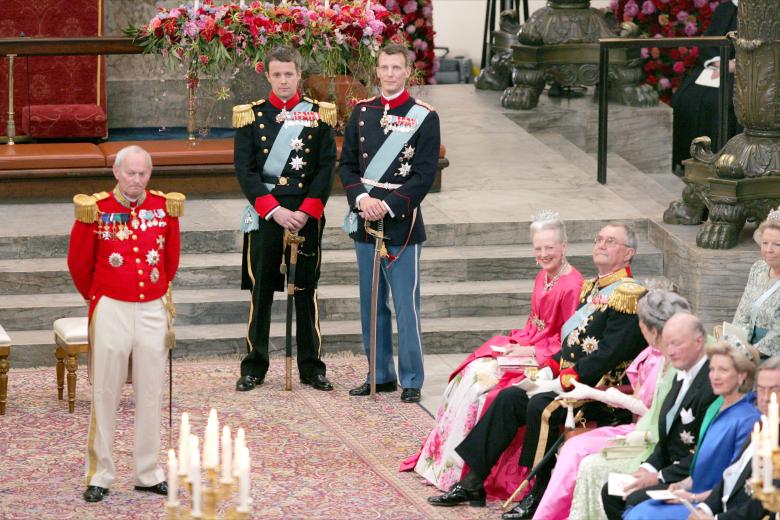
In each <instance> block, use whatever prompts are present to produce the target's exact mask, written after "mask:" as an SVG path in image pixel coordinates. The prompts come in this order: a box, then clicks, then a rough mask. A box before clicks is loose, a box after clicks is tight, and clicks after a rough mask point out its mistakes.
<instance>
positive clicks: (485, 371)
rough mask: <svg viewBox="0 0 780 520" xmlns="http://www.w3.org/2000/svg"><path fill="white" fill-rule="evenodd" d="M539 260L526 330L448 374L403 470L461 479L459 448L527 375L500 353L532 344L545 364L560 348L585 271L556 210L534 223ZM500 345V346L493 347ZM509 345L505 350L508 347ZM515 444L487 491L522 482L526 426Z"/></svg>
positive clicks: (507, 489)
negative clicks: (569, 257)
mask: <svg viewBox="0 0 780 520" xmlns="http://www.w3.org/2000/svg"><path fill="white" fill-rule="evenodd" d="M530 231H531V239H532V242H533V248H534V255H535V256H536V263H537V264H538V265H540V266H541V267H542V269H541V271H539V274H537V276H536V281H535V283H534V289H533V294H532V296H531V314H530V316H529V317H528V321H527V323H526V325H525V327H524V328H523V329H519V330H518V329H515V330H512V331H511V332H510V333H509V336H493V337H492V338H490V339H489V340H488V341H487V342H485V344H483V345H482V346H481V347H479V348H478V349H477V350H476V351H475V352H474V353H472V354H471V355H469V356H468V357H467V358H466V359H465V360H464V361H463V362H462V363H461V364H460V366H459V367H458V368H457V369H456V370H455V371H454V372H453V373H452V374H451V375H450V380H449V385H448V386H447V389H446V390H445V391H444V396H443V400H442V404H441V406H440V407H439V410H438V413H437V414H436V424H435V425H434V427H433V430H431V432H430V433H429V434H428V437H427V438H426V439H425V442H424V443H423V445H422V448H421V449H420V451H419V452H418V453H417V454H415V455H413V456H411V457H409V458H408V459H406V460H405V461H403V462H402V464H401V471H407V470H411V469H414V470H415V471H416V472H417V473H419V474H420V475H421V476H422V477H424V478H425V479H426V480H427V481H428V482H430V483H431V484H433V485H434V486H436V487H437V488H439V489H440V490H442V491H449V489H450V487H451V486H452V485H453V484H455V483H456V482H459V481H460V479H461V477H462V475H463V473H464V462H463V459H461V458H460V456H459V455H458V454H457V453H455V447H456V446H457V445H458V444H459V443H460V442H461V441H462V440H463V439H464V438H465V437H466V435H467V434H468V433H469V432H470V431H471V429H472V428H473V427H474V424H475V423H476V422H477V420H478V419H479V418H480V416H481V415H482V412H483V411H484V410H486V409H487V408H488V406H489V404H490V402H491V401H492V400H493V398H494V397H495V395H496V394H497V393H498V392H499V391H500V390H501V389H503V388H506V387H507V386H509V385H511V384H512V383H514V382H517V381H519V380H520V379H522V378H523V377H525V376H524V374H523V372H522V369H517V370H515V371H511V370H510V371H506V372H503V373H502V371H501V370H500V369H499V364H498V361H497V358H498V357H499V356H501V355H507V354H512V353H513V352H517V351H518V350H520V349H519V348H518V347H529V346H531V347H534V349H535V357H536V361H537V362H538V363H539V364H542V363H544V362H545V361H546V360H547V359H548V358H549V357H550V356H552V355H553V354H555V353H556V352H558V350H560V348H561V337H560V331H561V326H562V325H563V323H564V322H565V321H566V320H567V319H568V318H569V317H570V316H571V315H572V314H574V311H575V310H576V308H577V304H578V299H579V295H580V290H581V286H582V281H583V279H582V275H581V274H580V273H579V271H577V270H576V269H575V268H574V267H572V266H571V265H570V264H569V263H568V262H567V261H566V247H567V242H566V229H565V228H564V225H563V222H562V221H561V220H560V217H559V216H558V214H557V213H552V212H542V213H540V214H539V215H538V216H537V217H535V218H534V221H533V222H532V223H531V226H530ZM493 347H498V348H493ZM502 347H504V348H506V349H507V350H506V352H504V349H503V348H502ZM518 436H519V440H518V439H515V443H513V445H512V446H514V447H515V449H514V453H513V454H510V453H509V452H512V447H511V446H510V448H509V449H508V450H507V452H505V454H504V455H505V456H504V457H503V458H502V460H504V459H506V461H507V463H506V464H502V463H499V464H497V465H496V466H495V467H494V469H493V473H491V477H490V478H489V479H488V481H486V482H485V489H486V491H487V492H488V495H489V496H492V497H494V498H506V497H507V496H509V494H510V493H511V492H512V491H513V490H514V488H515V487H516V486H517V485H518V484H519V483H520V481H521V480H522V477H523V475H521V474H519V472H518V469H519V468H518V465H517V457H518V453H519V451H518V450H519V447H520V446H522V438H523V431H522V430H521V431H520V432H518Z"/></svg>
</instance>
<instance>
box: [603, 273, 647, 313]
mask: <svg viewBox="0 0 780 520" xmlns="http://www.w3.org/2000/svg"><path fill="white" fill-rule="evenodd" d="M645 292H647V289H645V288H644V287H643V286H641V285H639V284H638V283H636V282H635V281H634V279H633V278H623V283H621V284H620V285H619V286H618V287H617V289H615V290H614V291H612V294H610V295H609V301H608V302H607V306H608V307H611V308H613V309H615V310H616V311H619V312H624V313H626V314H636V305H637V302H638V301H639V298H641V297H642V295H643V294H645Z"/></svg>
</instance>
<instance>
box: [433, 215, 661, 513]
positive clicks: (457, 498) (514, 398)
mask: <svg viewBox="0 0 780 520" xmlns="http://www.w3.org/2000/svg"><path fill="white" fill-rule="evenodd" d="M636 248H637V238H636V234H635V233H634V232H633V230H631V228H630V227H628V226H626V225H624V224H618V223H614V224H608V225H607V226H605V227H604V228H602V229H601V231H599V234H598V236H597V237H596V240H595V245H594V248H593V263H594V264H595V265H596V268H597V269H598V271H599V276H598V277H596V278H593V279H590V280H587V281H586V282H585V283H584V284H583V287H582V293H581V295H580V307H579V308H578V310H577V312H576V313H575V314H574V315H573V316H572V317H571V318H569V320H568V321H567V322H566V323H565V324H564V325H563V327H562V329H561V339H562V345H561V351H560V352H559V353H558V354H556V355H555V356H553V357H552V358H551V359H550V360H549V361H548V362H547V363H545V365H543V367H541V368H540V370H539V373H538V374H537V376H536V381H535V384H536V387H535V388H534V389H529V391H528V392H526V391H525V390H522V389H520V388H519V387H517V386H510V387H509V388H506V389H504V390H502V391H501V392H499V394H498V396H496V399H495V400H494V401H493V403H492V404H491V405H490V408H488V410H487V412H485V415H484V416H483V417H482V419H480V421H479V422H478V423H477V424H476V425H475V426H474V428H473V429H472V430H471V432H470V433H469V435H468V436H466V438H465V439H464V440H463V442H461V443H460V445H458V447H457V448H455V451H456V452H457V453H458V455H460V456H461V457H462V458H463V460H464V461H465V462H466V464H467V465H468V466H469V468H470V472H469V473H467V474H466V475H465V476H464V478H463V480H461V482H460V483H458V484H455V486H453V488H452V489H451V490H450V491H449V492H448V493H445V494H443V495H440V496H434V497H429V498H428V501H429V502H430V503H431V504H433V505H437V506H454V505H457V504H461V503H464V502H469V503H471V505H484V503H485V490H484V488H483V487H482V483H483V482H484V481H485V479H486V478H487V477H488V475H489V474H490V471H491V469H492V467H493V465H494V464H495V463H496V462H497V461H498V459H499V458H500V457H501V454H502V453H503V452H504V450H505V449H506V448H507V447H508V446H509V444H510V443H511V442H512V439H514V437H515V435H516V433H517V430H518V428H520V427H522V426H526V430H525V440H524V442H523V449H522V452H521V454H520V465H521V466H524V467H526V468H528V469H529V470H530V469H531V468H532V467H534V466H535V465H537V464H539V462H540V460H541V458H542V457H543V456H544V454H545V453H546V452H547V450H549V449H550V448H551V447H552V445H553V444H554V443H555V440H556V439H557V437H558V432H559V429H560V428H561V427H562V426H563V424H564V421H565V417H566V408H565V407H564V406H562V402H561V401H556V400H555V398H556V397H557V395H558V394H559V393H562V392H563V391H564V390H567V391H568V390H570V389H572V388H573V381H575V380H576V381H580V382H582V383H585V384H587V385H591V386H596V385H598V384H606V385H608V386H615V385H622V384H628V382H627V378H626V376H625V369H626V368H627V367H628V365H629V364H630V363H631V361H632V360H633V359H634V358H635V357H636V356H637V354H639V353H640V352H641V351H642V349H644V348H645V346H646V345H647V343H646V341H645V339H644V337H643V336H642V332H641V331H640V330H639V320H638V318H637V316H636V304H637V301H638V300H639V298H640V297H641V296H642V295H643V294H644V293H645V288H644V287H642V286H641V285H639V284H638V283H636V282H635V281H634V280H633V278H631V277H630V276H631V269H630V267H629V262H630V261H631V259H632V258H633V256H634V255H635V254H636ZM584 413H585V417H586V419H588V420H594V421H597V422H598V423H599V424H600V425H606V424H621V423H626V422H630V421H631V420H632V417H631V412H629V411H627V410H623V409H615V408H611V407H609V406H607V405H606V404H603V403H597V402H594V403H588V404H586V405H585V407H584ZM545 415H547V416H548V417H549V418H548V419H544V416H545ZM551 472H552V463H548V464H546V466H545V467H544V468H541V470H540V471H539V472H538V473H537V476H536V482H535V485H534V487H533V489H532V490H531V492H530V493H529V494H528V495H527V496H526V498H525V499H524V500H523V501H522V502H520V504H518V506H517V507H515V509H513V510H512V511H510V512H508V513H505V516H504V517H505V518H527V517H528V518H530V517H531V516H533V513H534V511H535V510H536V507H537V505H538V503H539V500H540V499H541V497H542V494H543V493H544V488H545V486H546V483H547V481H548V480H549V477H550V473H551Z"/></svg>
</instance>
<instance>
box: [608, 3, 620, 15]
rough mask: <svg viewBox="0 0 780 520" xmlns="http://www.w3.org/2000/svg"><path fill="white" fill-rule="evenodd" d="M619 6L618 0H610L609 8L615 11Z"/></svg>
mask: <svg viewBox="0 0 780 520" xmlns="http://www.w3.org/2000/svg"><path fill="white" fill-rule="evenodd" d="M617 8H618V0H609V10H610V11H612V12H613V13H614V12H615V11H617Z"/></svg>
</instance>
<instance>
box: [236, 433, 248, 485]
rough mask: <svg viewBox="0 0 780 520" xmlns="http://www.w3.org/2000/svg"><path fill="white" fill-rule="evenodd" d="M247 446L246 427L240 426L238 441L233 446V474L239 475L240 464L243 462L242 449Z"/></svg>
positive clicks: (237, 435)
mask: <svg viewBox="0 0 780 520" xmlns="http://www.w3.org/2000/svg"><path fill="white" fill-rule="evenodd" d="M245 446H246V441H245V439H244V429H243V428H239V429H238V433H237V434H236V443H235V446H233V450H234V451H233V457H234V458H233V476H234V477H238V472H239V465H240V463H241V449H242V448H244V447H245Z"/></svg>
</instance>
